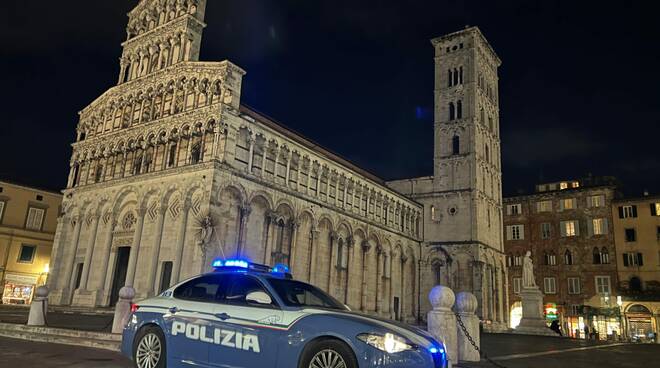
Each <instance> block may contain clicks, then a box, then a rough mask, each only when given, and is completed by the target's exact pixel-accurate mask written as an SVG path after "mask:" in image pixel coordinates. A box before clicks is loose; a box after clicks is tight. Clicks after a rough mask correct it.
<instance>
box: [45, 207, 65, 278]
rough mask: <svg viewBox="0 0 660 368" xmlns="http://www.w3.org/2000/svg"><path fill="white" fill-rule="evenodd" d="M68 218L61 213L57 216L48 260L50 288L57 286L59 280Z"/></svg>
mask: <svg viewBox="0 0 660 368" xmlns="http://www.w3.org/2000/svg"><path fill="white" fill-rule="evenodd" d="M68 220H69V217H68V216H66V215H61V216H59V217H58V218H57V229H56V230H55V239H54V240H53V250H52V252H51V254H52V257H51V260H50V275H48V280H47V284H48V287H49V289H51V290H54V289H56V288H57V281H58V280H59V275H60V271H61V266H60V265H61V264H62V255H63V254H64V252H63V249H62V248H63V244H62V243H63V242H65V241H66V237H67V235H68V234H69V231H68V228H69V227H68V226H67V225H68V224H67V222H68Z"/></svg>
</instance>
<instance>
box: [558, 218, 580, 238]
mask: <svg viewBox="0 0 660 368" xmlns="http://www.w3.org/2000/svg"><path fill="white" fill-rule="evenodd" d="M560 226H561V236H562V237H568V236H577V235H579V229H578V222H577V220H573V221H562V222H561V225H560Z"/></svg>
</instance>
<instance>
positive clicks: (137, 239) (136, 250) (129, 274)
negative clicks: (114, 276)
mask: <svg viewBox="0 0 660 368" xmlns="http://www.w3.org/2000/svg"><path fill="white" fill-rule="evenodd" d="M146 213H147V211H146V210H145V209H144V208H138V210H137V214H138V218H137V225H136V226H135V233H134V234H133V245H132V246H131V253H130V254H129V256H128V269H127V271H126V283H125V284H124V286H130V287H132V286H133V283H134V281H135V272H136V271H137V261H138V257H139V256H140V243H141V242H142V229H143V227H144V216H145V214H146Z"/></svg>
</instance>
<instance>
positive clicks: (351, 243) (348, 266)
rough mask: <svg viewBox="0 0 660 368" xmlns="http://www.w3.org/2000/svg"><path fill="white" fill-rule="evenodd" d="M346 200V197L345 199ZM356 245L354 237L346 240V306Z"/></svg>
mask: <svg viewBox="0 0 660 368" xmlns="http://www.w3.org/2000/svg"><path fill="white" fill-rule="evenodd" d="M344 198H346V197H344ZM354 245H355V239H353V238H352V237H349V238H348V239H346V243H345V246H346V284H345V286H346V288H345V289H344V304H346V305H348V297H349V295H350V291H349V286H350V285H351V283H350V276H351V262H353V257H352V255H353V246H354Z"/></svg>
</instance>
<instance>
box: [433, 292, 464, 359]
mask: <svg viewBox="0 0 660 368" xmlns="http://www.w3.org/2000/svg"><path fill="white" fill-rule="evenodd" d="M429 301H430V302H431V305H432V306H433V309H432V310H431V311H430V312H429V313H428V315H427V320H428V331H429V333H431V335H433V337H434V338H435V339H436V340H437V341H439V342H442V343H443V344H444V345H445V353H446V357H447V360H448V361H449V367H451V366H452V365H455V364H457V363H458V333H457V331H456V316H455V315H454V312H452V310H451V308H452V307H453V306H454V301H455V296H454V292H453V291H452V290H451V289H450V288H448V287H446V286H436V287H434V288H433V289H431V292H430V293H429Z"/></svg>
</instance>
